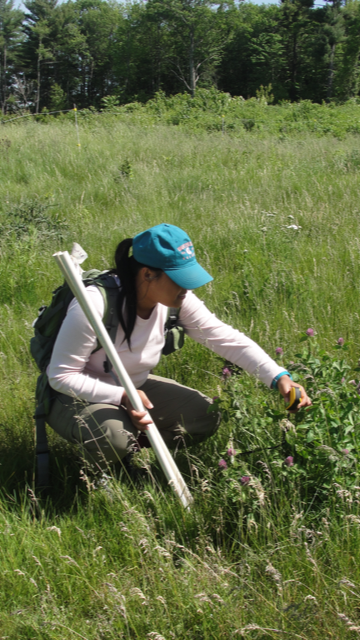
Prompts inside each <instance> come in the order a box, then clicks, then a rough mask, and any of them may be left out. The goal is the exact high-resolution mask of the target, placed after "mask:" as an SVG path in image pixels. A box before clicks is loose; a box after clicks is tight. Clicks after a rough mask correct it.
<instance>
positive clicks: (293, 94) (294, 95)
mask: <svg viewBox="0 0 360 640" xmlns="http://www.w3.org/2000/svg"><path fill="white" fill-rule="evenodd" d="M296 80H297V35H296V33H294V36H293V46H292V62H291V85H290V100H291V102H295V100H296V99H297V90H296Z"/></svg>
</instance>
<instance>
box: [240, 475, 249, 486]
mask: <svg viewBox="0 0 360 640" xmlns="http://www.w3.org/2000/svg"><path fill="white" fill-rule="evenodd" d="M240 482H241V484H242V486H243V487H246V485H248V484H249V482H250V476H243V477H242V478H240Z"/></svg>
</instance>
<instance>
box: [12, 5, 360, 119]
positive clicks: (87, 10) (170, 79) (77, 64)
mask: <svg viewBox="0 0 360 640" xmlns="http://www.w3.org/2000/svg"><path fill="white" fill-rule="evenodd" d="M359 54H360V1H359V0H347V2H346V4H345V5H343V4H342V0H328V1H327V2H326V4H325V6H316V4H314V0H281V2H280V4H279V5H275V4H273V5H260V6H259V5H254V4H251V3H242V2H240V3H239V2H235V1H229V2H225V1H223V0H217V2H212V1H211V0H147V1H145V2H142V1H135V2H132V3H129V2H116V1H115V0H68V1H67V2H65V3H62V4H58V2H57V0H27V1H26V2H25V11H21V10H19V9H17V8H15V5H14V0H0V106H1V111H2V113H3V114H8V113H12V112H15V111H17V110H23V109H29V110H30V111H32V112H35V113H39V112H41V111H42V110H43V109H44V108H46V109H48V110H52V111H55V110H61V109H66V108H72V107H73V106H74V105H76V106H77V107H78V108H85V107H88V108H89V107H94V108H96V109H98V108H100V107H101V105H103V104H104V101H105V103H106V101H107V102H109V100H113V101H114V102H118V103H126V102H132V101H140V102H143V101H146V100H148V99H149V98H151V97H153V96H154V95H155V93H156V92H158V91H163V92H165V93H166V94H174V93H178V92H181V91H184V90H186V91H188V92H189V93H190V94H191V95H192V96H194V95H195V91H196V88H197V87H200V86H202V87H210V86H216V87H217V88H218V89H220V90H222V91H225V92H229V93H230V94H232V95H238V96H240V95H241V96H243V97H244V98H248V97H250V96H254V95H255V94H256V91H257V90H258V89H259V87H261V86H263V87H268V86H269V85H271V91H272V95H273V96H274V100H275V101H281V100H290V101H297V100H301V99H302V100H304V99H308V100H312V101H314V102H322V101H323V100H327V101H330V100H347V99H348V98H350V97H352V96H356V95H357V94H358V93H359ZM109 96H111V99H110V98H109Z"/></svg>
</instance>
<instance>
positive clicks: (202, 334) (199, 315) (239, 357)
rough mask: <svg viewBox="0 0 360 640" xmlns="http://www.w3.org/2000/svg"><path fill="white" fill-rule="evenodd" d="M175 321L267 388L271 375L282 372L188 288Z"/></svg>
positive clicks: (201, 342)
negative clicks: (177, 319) (177, 320)
mask: <svg viewBox="0 0 360 640" xmlns="http://www.w3.org/2000/svg"><path fill="white" fill-rule="evenodd" d="M179 320H180V323H181V325H182V326H183V327H184V329H185V332H186V334H188V335H189V336H190V337H191V338H193V340H196V342H199V343H200V344H203V345H205V346H206V347H208V348H209V349H211V350H212V351H214V352H215V353H217V354H218V355H219V356H222V357H223V358H225V359H226V360H228V361H229V362H233V363H234V364H236V365H238V366H239V367H241V368H242V369H245V371H247V372H248V373H251V374H253V375H255V376H256V377H257V378H259V380H261V382H263V383H264V384H266V385H267V386H268V387H271V383H272V381H273V379H274V378H275V376H277V375H278V374H279V373H281V372H282V371H285V369H284V368H283V367H279V365H278V364H277V363H276V362H275V361H274V360H272V358H270V356H269V355H268V354H267V353H265V351H264V350H263V349H262V348H261V347H259V345H258V344H257V343H256V342H254V341H253V340H251V338H248V337H247V336H246V335H245V334H244V333H240V331H237V330H236V329H234V328H233V327H231V326H230V325H227V324H225V323H224V322H222V321H221V320H219V319H218V318H217V317H216V316H215V314H213V313H211V311H209V309H207V307H206V306H205V305H204V303H203V302H202V301H201V300H199V298H197V297H196V295H195V294H194V293H192V292H190V291H189V292H188V293H187V295H186V298H185V300H184V302H183V305H182V307H181V309H180V314H179Z"/></svg>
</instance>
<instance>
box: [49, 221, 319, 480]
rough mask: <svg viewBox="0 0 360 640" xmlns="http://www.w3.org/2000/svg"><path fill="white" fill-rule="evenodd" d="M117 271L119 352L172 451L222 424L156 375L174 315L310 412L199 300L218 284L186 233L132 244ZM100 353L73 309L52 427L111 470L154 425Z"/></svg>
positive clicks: (121, 251)
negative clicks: (201, 291)
mask: <svg viewBox="0 0 360 640" xmlns="http://www.w3.org/2000/svg"><path fill="white" fill-rule="evenodd" d="M131 249H132V255H130V252H131ZM115 263H116V269H115V270H114V272H113V277H114V278H115V280H116V283H117V285H118V288H119V291H118V294H117V301H116V315H117V318H118V322H119V324H118V328H117V332H116V339H115V348H116V350H117V352H118V354H119V356H120V359H121V360H122V363H123V365H124V366H125V368H126V370H127V372H128V374H129V376H130V378H131V379H132V382H133V383H134V385H135V387H136V388H137V390H138V393H139V396H140V398H141V400H142V402H143V404H144V407H145V408H146V409H147V410H148V412H149V414H150V416H151V420H152V421H153V422H154V423H155V424H156V425H157V427H158V429H159V431H160V433H161V435H162V437H163V439H164V441H165V443H166V445H167V446H168V447H170V448H172V447H175V446H179V442H181V440H182V438H183V439H184V440H185V442H186V443H187V444H194V443H198V442H201V441H202V440H205V439H206V438H209V437H210V436H212V435H213V434H214V433H215V432H216V430H217V429H218V426H219V415H218V414H217V413H216V412H208V408H209V405H210V404H211V400H210V399H209V398H207V397H206V396H204V395H203V394H202V393H200V392H199V391H196V390H194V389H190V388H188V387H184V386H183V385H180V384H178V383H177V382H175V381H174V380H169V379H166V378H161V377H159V376H155V375H152V374H151V373H150V371H151V370H152V369H153V368H154V367H155V366H156V365H157V364H158V362H159V359H160V357H161V353H162V349H163V347H164V341H165V324H166V322H167V318H168V313H169V308H177V309H179V313H178V321H179V324H180V325H181V326H182V327H183V328H184V331H185V333H186V334H187V335H188V336H190V338H192V339H193V340H196V342H199V343H200V344H203V345H205V346H207V347H208V348H209V349H211V350H213V351H215V353H217V354H219V355H220V356H222V357H223V358H225V359H226V360H228V361H230V362H233V363H234V364H236V365H238V366H239V367H241V368H242V369H245V371H247V372H249V373H251V374H254V375H256V376H257V377H258V378H259V379H260V380H261V381H262V382H264V383H265V384H266V385H267V386H268V387H270V388H277V389H278V390H279V392H280V393H281V395H282V396H283V397H284V398H285V399H287V398H288V397H289V394H290V389H291V387H299V388H300V390H301V402H300V403H299V406H298V408H301V407H306V406H309V405H310V404H311V401H310V399H309V398H308V396H307V394H306V392H305V390H304V389H303V387H301V386H300V385H298V384H296V383H294V382H293V381H292V380H291V377H290V374H289V373H288V372H287V371H286V370H285V369H283V368H282V367H280V366H279V365H278V364H277V363H276V362H274V360H272V359H271V358H270V357H269V356H268V355H267V354H266V353H265V352H264V351H263V350H262V349H261V347H259V346H258V345H257V344H256V343H255V342H253V340H251V339H250V338H248V337H247V336H245V335H244V334H243V333H240V332H239V331H237V330H236V329H233V328H232V327H230V326H229V325H227V324H224V323H223V322H221V320H219V319H218V318H217V317H216V316H215V315H213V314H212V313H211V312H210V311H209V310H208V309H207V308H206V307H205V305H204V304H203V302H201V300H199V298H197V296H196V295H195V294H194V293H193V290H194V289H198V288H199V287H201V286H202V285H204V284H207V283H208V282H210V281H211V280H212V277H211V276H210V275H209V274H208V273H207V272H206V271H205V270H204V269H203V268H202V267H201V266H200V265H199V263H198V262H197V260H196V258H195V251H194V247H193V244H192V242H191V240H190V238H189V237H188V235H187V234H186V233H185V232H184V231H182V230H181V229H179V228H178V227H175V226H173V225H169V224H160V225H157V226H155V227H152V228H151V229H148V230H147V231H144V232H142V233H139V234H138V235H136V236H135V237H134V238H132V239H126V240H123V241H122V242H120V244H119V245H118V247H117V250H116V253H115ZM87 291H88V293H89V295H90V296H91V300H92V304H93V306H94V307H95V309H96V310H97V312H98V313H99V316H100V317H101V318H103V316H104V311H105V303H104V297H103V295H102V293H101V292H100V290H99V288H98V287H97V286H95V285H94V286H90V287H88V289H87ZM96 345H97V339H96V335H95V332H94V330H93V328H92V326H91V325H90V323H89V322H88V320H87V319H86V317H85V314H84V312H83V311H82V309H81V307H80V306H79V304H78V302H77V300H76V299H73V300H72V302H71V303H70V305H69V308H68V312H67V315H66V317H65V320H64V322H63V324H62V326H61V328H60V331H59V334H58V336H57V339H56V342H55V345H54V349H53V353H52V357H51V361H50V364H49V366H48V370H47V373H48V378H49V383H50V386H51V387H52V389H53V390H54V399H53V402H52V406H51V411H50V414H49V415H48V417H47V422H48V423H49V425H50V426H51V427H52V428H53V429H54V430H55V431H56V432H57V433H59V434H60V435H61V436H63V437H64V438H65V439H66V440H68V441H69V442H73V443H78V444H80V445H81V446H82V449H83V453H84V456H85V458H86V459H87V460H89V461H91V462H93V463H95V464H96V465H97V466H99V467H100V468H104V467H106V466H107V465H108V464H113V463H115V462H117V461H119V460H121V459H123V458H124V457H125V456H126V455H127V454H128V453H129V452H130V451H131V450H132V449H133V447H134V442H135V441H137V440H139V437H140V441H142V443H143V444H144V440H145V441H146V440H147V438H146V430H147V428H148V425H149V424H150V418H149V415H148V413H147V412H141V411H136V410H135V409H134V408H133V406H132V405H131V402H130V400H129V398H128V396H127V394H126V392H125V390H124V389H123V388H122V387H121V386H118V385H117V381H116V380H115V379H113V377H112V374H111V372H109V371H105V370H104V360H105V354H104V350H103V349H98V350H96ZM105 369H106V367H105ZM179 436H181V437H180V438H179Z"/></svg>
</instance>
